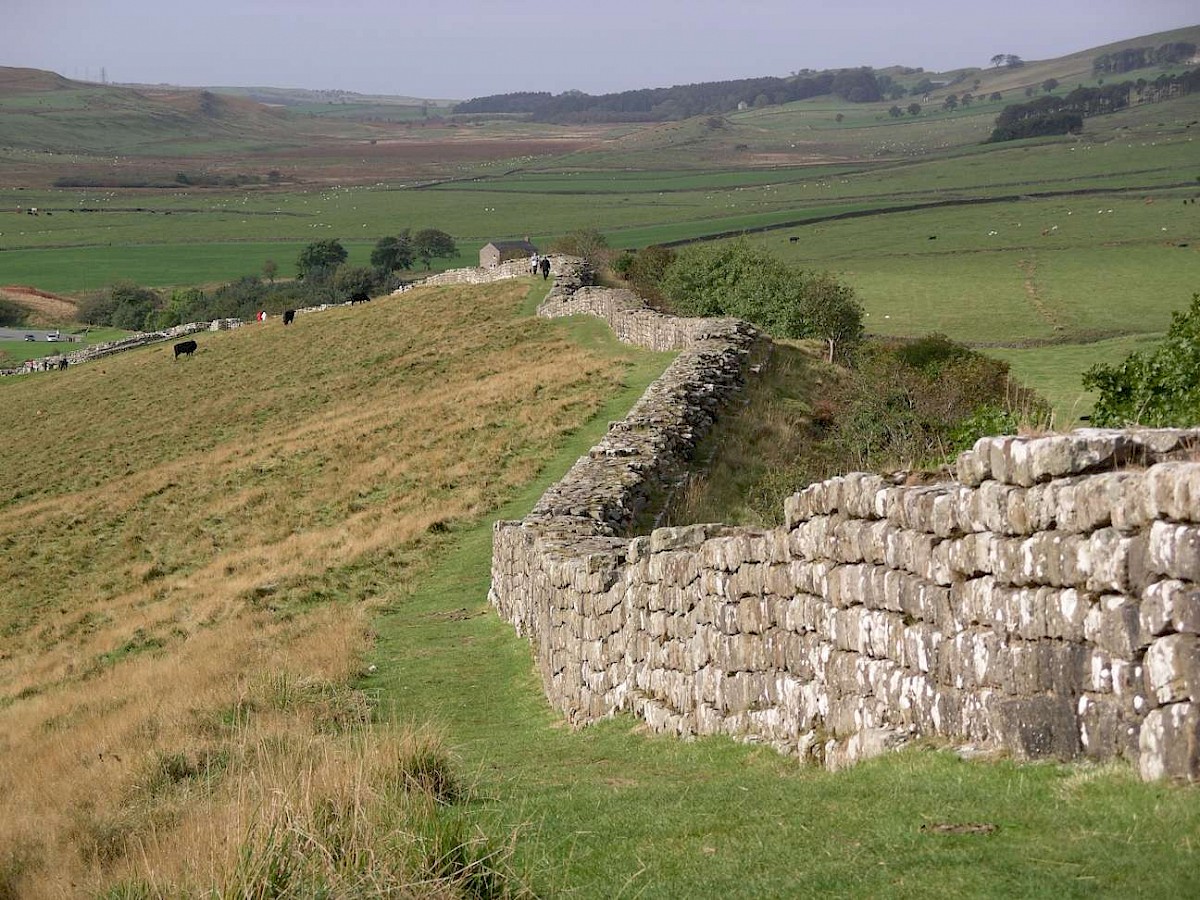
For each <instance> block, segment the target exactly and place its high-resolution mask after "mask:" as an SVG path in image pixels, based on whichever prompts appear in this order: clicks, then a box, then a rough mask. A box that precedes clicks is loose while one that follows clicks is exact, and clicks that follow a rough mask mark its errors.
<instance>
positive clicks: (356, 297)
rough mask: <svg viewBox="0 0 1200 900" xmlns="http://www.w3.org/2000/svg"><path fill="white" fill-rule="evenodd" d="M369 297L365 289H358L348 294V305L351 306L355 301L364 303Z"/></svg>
mask: <svg viewBox="0 0 1200 900" xmlns="http://www.w3.org/2000/svg"><path fill="white" fill-rule="evenodd" d="M370 299H371V295H370V294H368V293H367V292H366V291H359V292H358V293H356V294H351V295H350V305H351V306H353V305H354V304H355V303H366V302H368V301H369V300H370Z"/></svg>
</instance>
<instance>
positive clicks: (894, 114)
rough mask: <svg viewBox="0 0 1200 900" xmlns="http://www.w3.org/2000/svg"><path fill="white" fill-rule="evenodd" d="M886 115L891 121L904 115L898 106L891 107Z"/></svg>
mask: <svg viewBox="0 0 1200 900" xmlns="http://www.w3.org/2000/svg"><path fill="white" fill-rule="evenodd" d="M888 115H889V116H891V117H892V118H893V119H898V118H900V117H901V116H902V115H904V110H902V109H901V108H900V107H898V106H893V107H892V108H891V109H889V110H888Z"/></svg>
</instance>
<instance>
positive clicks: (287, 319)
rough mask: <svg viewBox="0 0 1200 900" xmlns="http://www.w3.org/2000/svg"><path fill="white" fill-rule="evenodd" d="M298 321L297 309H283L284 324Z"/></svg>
mask: <svg viewBox="0 0 1200 900" xmlns="http://www.w3.org/2000/svg"><path fill="white" fill-rule="evenodd" d="M294 321H296V311H295V310H294V309H285V310H284V311H283V324H284V325H291V324H292V323H293V322H294Z"/></svg>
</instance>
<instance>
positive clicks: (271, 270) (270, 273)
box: [262, 259, 279, 284]
mask: <svg viewBox="0 0 1200 900" xmlns="http://www.w3.org/2000/svg"><path fill="white" fill-rule="evenodd" d="M262 273H263V278H265V279H267V281H269V282H271V284H274V283H275V276H276V275H278V274H279V263H277V262H275V260H273V259H268V260H267V261H266V262H264V263H263V268H262Z"/></svg>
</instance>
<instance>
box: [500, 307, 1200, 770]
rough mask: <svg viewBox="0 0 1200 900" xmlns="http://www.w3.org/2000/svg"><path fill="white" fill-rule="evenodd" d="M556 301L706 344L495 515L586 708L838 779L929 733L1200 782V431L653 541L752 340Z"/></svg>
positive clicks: (831, 499)
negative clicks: (677, 477) (654, 503)
mask: <svg viewBox="0 0 1200 900" xmlns="http://www.w3.org/2000/svg"><path fill="white" fill-rule="evenodd" d="M539 312H540V313H541V314H543V315H571V314H578V313H585V312H586V313H593V314H597V315H601V316H603V317H604V318H605V319H606V320H608V321H609V322H610V324H612V326H613V328H614V330H615V331H616V332H617V333H618V335H621V336H622V339H623V340H629V341H631V342H635V343H642V344H643V345H645V346H651V347H654V348H655V349H667V348H671V347H677V346H682V347H687V348H688V349H685V350H683V352H681V354H680V356H679V357H678V359H677V360H676V363H675V364H674V365H672V366H671V368H670V369H668V371H667V373H666V374H664V376H663V378H662V379H660V381H659V382H656V383H655V385H653V386H652V387H651V389H650V390H649V391H648V392H647V394H646V396H645V397H643V399H642V401H640V402H639V403H638V405H637V406H636V407H635V408H634V410H633V411H632V412H631V414H630V416H629V417H628V418H627V419H625V420H624V421H622V422H619V423H614V424H613V425H612V426H610V430H609V433H608V434H607V435H606V436H605V438H604V439H603V440H602V441H601V442H600V443H599V444H598V445H597V446H596V447H594V448H593V449H592V450H591V451H590V452H589V454H588V455H587V456H585V457H584V458H582V459H581V460H579V461H578V462H577V463H576V465H575V466H574V467H573V468H572V469H571V471H570V472H569V473H568V474H567V475H566V476H565V477H564V478H563V480H562V481H560V482H559V483H558V484H556V485H555V486H553V487H552V488H551V489H550V490H549V491H547V493H546V494H545V495H544V496H543V497H542V499H541V501H540V502H539V503H538V504H537V506H536V507H535V509H534V511H533V512H532V513H531V515H530V516H528V517H526V518H525V519H524V520H521V521H517V522H498V523H497V524H496V527H495V533H494V547H493V560H492V589H491V601H492V603H493V604H494V605H495V606H496V608H497V610H498V611H499V612H500V614H501V615H502V616H503V617H504V618H505V619H507V620H508V621H510V622H511V623H513V624H514V625H515V626H516V628H517V629H518V630H519V631H520V632H521V633H522V634H525V635H528V636H529V638H530V640H531V641H532V643H533V646H534V651H535V655H536V659H537V665H538V667H539V669H540V672H541V675H542V680H543V684H544V686H545V690H546V693H547V696H548V697H549V699H550V701H551V702H552V704H553V705H554V706H555V707H556V708H558V709H559V710H560V711H561V712H562V713H563V714H564V715H565V716H566V717H567V718H568V719H569V720H571V721H572V722H576V723H586V722H590V721H594V720H597V719H599V718H602V717H605V716H609V715H611V714H613V713H614V712H617V711H621V710H626V711H629V712H632V713H633V714H635V715H638V716H640V717H641V718H643V719H644V720H646V721H647V722H648V723H649V724H650V725H651V726H653V727H654V728H655V729H656V730H659V731H666V732H671V733H675V734H679V735H696V734H718V733H720V734H729V735H733V736H736V737H739V738H741V739H745V740H751V741H761V742H764V743H768V744H770V745H772V746H774V747H776V748H778V749H779V750H781V751H783V752H786V753H791V754H796V755H800V756H806V757H813V758H816V759H819V760H821V761H823V762H824V763H825V764H827V765H829V766H831V767H837V766H840V765H844V764H846V763H849V762H852V761H854V760H856V759H859V758H862V757H864V756H868V755H872V754H876V753H879V752H882V751H884V750H886V749H888V748H891V747H895V746H899V745H901V744H903V743H905V742H907V741H909V740H911V739H913V738H914V737H918V736H928V737H933V738H940V739H944V740H946V741H947V742H950V743H953V744H957V745H974V746H976V747H978V748H980V749H983V750H989V749H992V750H999V751H1005V752H1008V753H1011V754H1013V755H1015V756H1017V757H1019V758H1038V757H1056V758H1061V759H1072V758H1077V757H1088V758H1093V759H1114V758H1118V759H1124V760H1128V761H1129V762H1130V763H1132V764H1133V765H1135V766H1137V767H1138V769H1139V771H1140V773H1141V775H1142V776H1143V777H1144V778H1147V779H1155V778H1163V777H1171V778H1178V779H1188V780H1196V779H1197V778H1200V587H1198V585H1197V582H1198V581H1200V462H1196V460H1197V459H1198V458H1200V430H1184V431H1181V430H1147V431H1100V430H1085V431H1078V432H1075V433H1073V434H1070V435H1054V436H1046V437H1029V438H1018V437H996V438H985V439H983V440H981V441H979V442H978V443H977V444H976V446H975V447H974V449H973V450H971V451H969V452H968V453H965V454H963V455H962V457H961V458H960V459H959V460H958V464H957V472H956V474H957V477H956V479H955V480H953V481H950V482H947V483H944V484H936V485H929V486H896V485H893V484H891V483H890V482H887V481H885V480H884V479H882V478H880V477H878V476H873V475H865V474H852V475H846V476H844V477H840V478H835V479H831V480H829V481H826V482H822V483H820V484H815V485H812V486H811V487H809V488H807V489H806V490H804V491H802V492H800V493H798V494H796V495H794V496H793V497H791V498H790V499H789V500H788V501H787V504H786V508H785V524H784V525H782V526H780V527H779V528H776V529H772V530H755V529H749V528H740V527H730V526H725V525H695V526H688V527H682V528H659V529H655V530H654V531H652V532H651V533H650V534H648V535H642V536H637V537H633V536H630V528H631V526H632V524H633V523H634V522H635V521H637V518H638V515H639V514H640V513H641V511H642V510H643V509H644V508H645V505H646V503H647V502H648V499H647V498H649V497H651V496H652V495H654V493H655V490H656V488H657V487H659V486H661V484H662V483H663V481H664V478H669V477H670V475H669V473H670V472H671V471H674V470H676V469H677V467H678V464H679V462H680V460H681V459H682V458H685V457H686V456H687V454H688V453H689V452H690V451H691V450H692V449H693V448H694V446H695V441H696V440H697V438H698V435H699V434H700V433H701V432H702V430H703V429H704V428H705V427H707V425H708V424H709V423H710V422H711V420H712V417H713V416H714V415H715V414H716V413H717V412H718V411H719V409H720V407H721V405H722V403H724V402H726V401H727V400H729V399H730V397H731V396H732V395H733V394H734V393H735V392H736V391H737V389H738V388H739V386H740V384H741V374H742V370H741V368H740V367H741V366H742V365H743V364H744V359H745V356H746V351H747V349H748V347H749V343H750V342H751V341H752V340H753V335H752V333H751V332H749V331H748V330H746V329H745V327H744V326H740V325H738V324H737V323H732V322H729V321H728V320H725V321H719V320H714V321H707V322H695V321H680V320H670V319H669V318H668V317H664V316H659V315H658V314H655V313H653V312H651V311H648V310H645V309H643V308H641V306H640V304H639V303H638V302H637V300H636V298H633V297H632V296H631V295H628V294H627V293H626V292H619V291H604V290H599V289H592V288H581V287H579V286H578V285H577V284H567V286H566V287H565V288H564V289H563V290H561V291H559V290H558V289H557V288H556V290H555V291H552V293H551V295H550V296H549V297H548V298H547V300H546V302H545V303H544V304H543V307H542V308H541V309H540V310H539ZM689 342H690V343H689Z"/></svg>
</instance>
